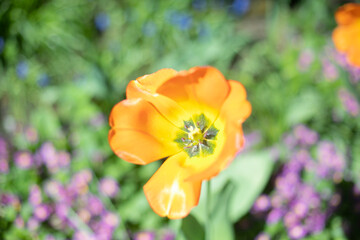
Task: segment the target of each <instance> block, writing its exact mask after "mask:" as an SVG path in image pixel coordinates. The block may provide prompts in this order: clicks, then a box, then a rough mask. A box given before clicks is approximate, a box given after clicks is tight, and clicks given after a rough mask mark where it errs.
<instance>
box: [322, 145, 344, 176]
mask: <svg viewBox="0 0 360 240" xmlns="http://www.w3.org/2000/svg"><path fill="white" fill-rule="evenodd" d="M318 163H319V166H318V171H317V174H318V176H319V177H321V178H329V177H334V176H336V175H338V174H337V173H340V174H341V173H342V172H343V170H344V169H345V159H344V158H343V156H342V155H340V154H339V153H338V152H337V150H336V147H335V145H334V144H333V143H331V142H328V141H323V142H321V143H319V145H318Z"/></svg>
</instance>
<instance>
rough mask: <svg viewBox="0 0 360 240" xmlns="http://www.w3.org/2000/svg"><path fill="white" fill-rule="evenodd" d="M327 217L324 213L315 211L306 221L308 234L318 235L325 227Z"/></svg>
mask: <svg viewBox="0 0 360 240" xmlns="http://www.w3.org/2000/svg"><path fill="white" fill-rule="evenodd" d="M325 221H326V216H325V214H324V213H321V212H319V211H315V212H313V213H312V214H310V216H308V217H307V218H306V220H305V226H306V229H307V231H308V232H310V233H318V232H321V231H322V230H323V229H324V227H325Z"/></svg>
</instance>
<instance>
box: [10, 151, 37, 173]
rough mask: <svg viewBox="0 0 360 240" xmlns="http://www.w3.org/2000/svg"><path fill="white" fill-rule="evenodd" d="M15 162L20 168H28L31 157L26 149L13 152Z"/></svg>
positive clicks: (31, 160) (31, 162)
mask: <svg viewBox="0 0 360 240" xmlns="http://www.w3.org/2000/svg"><path fill="white" fill-rule="evenodd" d="M14 160H15V164H16V166H18V167H19V168H21V169H28V168H30V167H31V166H32V165H33V158H32V156H31V154H30V153H29V152H27V151H21V152H17V153H15V156H14Z"/></svg>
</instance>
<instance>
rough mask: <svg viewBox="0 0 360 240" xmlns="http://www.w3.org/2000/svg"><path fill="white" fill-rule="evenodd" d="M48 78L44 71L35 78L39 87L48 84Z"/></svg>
mask: <svg viewBox="0 0 360 240" xmlns="http://www.w3.org/2000/svg"><path fill="white" fill-rule="evenodd" d="M49 82H50V78H49V76H48V75H47V74H46V73H43V74H41V75H40V77H39V78H38V80H37V83H38V85H39V86H40V87H46V86H47V85H49Z"/></svg>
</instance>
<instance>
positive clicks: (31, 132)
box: [25, 127, 38, 143]
mask: <svg viewBox="0 0 360 240" xmlns="http://www.w3.org/2000/svg"><path fill="white" fill-rule="evenodd" d="M25 136H26V139H27V140H28V141H29V142H30V143H36V142H37V141H38V133H37V131H36V129H35V128H32V127H27V128H26V129H25Z"/></svg>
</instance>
